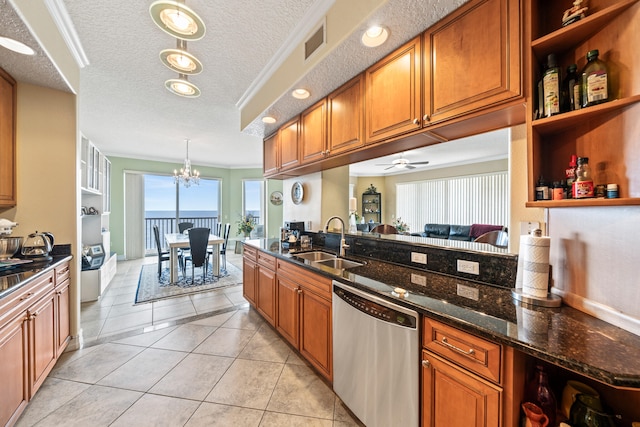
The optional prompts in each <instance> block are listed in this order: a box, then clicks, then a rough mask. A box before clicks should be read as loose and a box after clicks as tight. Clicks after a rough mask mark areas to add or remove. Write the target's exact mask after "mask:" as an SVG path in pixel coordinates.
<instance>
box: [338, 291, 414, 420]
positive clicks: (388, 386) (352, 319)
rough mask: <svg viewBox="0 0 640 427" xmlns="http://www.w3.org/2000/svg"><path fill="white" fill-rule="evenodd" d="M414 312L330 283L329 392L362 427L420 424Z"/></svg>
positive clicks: (364, 293)
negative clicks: (330, 347)
mask: <svg viewBox="0 0 640 427" xmlns="http://www.w3.org/2000/svg"><path fill="white" fill-rule="evenodd" d="M419 386H420V334H419V330H418V313H417V312H415V311H413V310H410V309H407V308H404V307H401V306H399V305H397V304H394V303H392V302H389V301H387V300H384V299H382V298H379V297H376V296H374V295H370V294H368V293H366V292H363V291H361V290H359V289H355V288H353V287H351V286H347V285H344V284H342V283H339V282H335V281H334V282H333V389H334V391H335V392H336V394H337V395H338V396H339V397H340V399H342V401H343V402H344V403H345V405H347V407H348V408H349V409H350V410H351V412H353V413H354V414H355V415H356V416H357V417H358V418H359V419H360V421H362V422H363V423H364V424H365V425H366V426H367V427H394V426H402V427H418V426H419V424H420V390H419Z"/></svg>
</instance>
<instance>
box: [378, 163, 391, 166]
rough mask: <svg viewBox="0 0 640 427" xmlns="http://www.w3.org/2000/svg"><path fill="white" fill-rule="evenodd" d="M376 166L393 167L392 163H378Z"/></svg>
mask: <svg viewBox="0 0 640 427" xmlns="http://www.w3.org/2000/svg"><path fill="white" fill-rule="evenodd" d="M376 166H394V164H393V163H378V164H377V165H376Z"/></svg>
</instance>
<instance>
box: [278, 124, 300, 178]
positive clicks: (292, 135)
mask: <svg viewBox="0 0 640 427" xmlns="http://www.w3.org/2000/svg"><path fill="white" fill-rule="evenodd" d="M278 138H279V140H280V141H279V142H278V143H279V146H280V171H285V170H287V169H291V168H294V167H296V166H298V165H300V145H299V140H300V119H299V118H298V117H296V118H295V119H293V120H291V121H289V122H288V123H285V125H284V126H282V127H281V128H280V130H279V131H278Z"/></svg>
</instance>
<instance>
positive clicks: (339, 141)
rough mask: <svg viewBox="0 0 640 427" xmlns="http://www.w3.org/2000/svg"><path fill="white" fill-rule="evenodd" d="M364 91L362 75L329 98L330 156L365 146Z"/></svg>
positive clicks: (328, 145) (328, 143)
mask: <svg viewBox="0 0 640 427" xmlns="http://www.w3.org/2000/svg"><path fill="white" fill-rule="evenodd" d="M364 90H365V89H364V74H360V75H359V76H357V77H356V78H354V79H352V80H350V81H348V82H347V83H345V84H344V85H342V86H341V87H340V88H338V89H337V90H335V91H334V92H333V93H331V94H330V95H329V96H328V97H327V109H328V115H329V117H328V121H327V127H328V130H327V133H328V141H327V150H328V154H329V155H336V154H340V153H344V152H345V151H350V150H353V149H356V148H359V147H362V146H363V145H364Z"/></svg>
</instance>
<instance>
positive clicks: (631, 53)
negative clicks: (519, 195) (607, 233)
mask: <svg viewBox="0 0 640 427" xmlns="http://www.w3.org/2000/svg"><path fill="white" fill-rule="evenodd" d="M526 3H527V4H530V7H531V10H526V11H525V13H524V16H525V17H526V19H530V20H531V21H530V25H531V34H530V38H529V39H528V40H527V46H528V49H527V57H528V59H529V65H530V78H529V80H528V82H527V84H528V85H529V94H530V96H529V100H528V101H529V102H528V103H527V132H528V135H527V141H528V144H529V148H528V149H529V165H528V166H529V174H528V178H529V194H528V197H529V201H528V202H527V206H529V207H549V208H555V207H576V206H620V205H640V178H638V177H639V176H640V163H639V162H638V157H639V156H640V138H638V135H640V125H639V123H640V121H639V120H638V117H640V105H639V104H638V101H640V73H639V72H638V70H640V56H639V55H638V45H640V26H638V22H640V3H639V2H638V0H591V1H590V2H589V3H588V6H589V9H588V11H587V14H586V17H585V18H583V19H581V20H579V21H577V22H575V23H573V24H570V25H567V26H566V27H562V26H561V19H562V16H563V12H564V10H566V9H569V8H570V7H571V6H572V3H571V1H570V0H563V1H554V0H533V1H531V2H526ZM593 49H598V51H599V53H600V55H599V58H600V59H601V60H603V61H605V63H606V64H607V66H608V70H609V73H608V76H609V79H608V80H609V88H608V91H609V101H608V102H605V103H602V104H598V105H594V106H590V107H586V108H581V109H577V110H573V111H567V112H561V113H560V114H557V115H554V116H551V117H547V118H541V119H537V120H536V119H534V112H535V109H536V105H535V104H536V102H535V99H534V96H533V94H534V93H536V92H535V91H534V87H536V84H537V83H536V82H537V80H538V79H539V78H540V71H539V70H540V67H541V65H542V64H543V63H544V62H545V61H546V58H547V56H548V55H549V54H551V53H554V54H555V55H556V57H557V60H558V65H559V66H560V69H561V71H562V74H563V75H564V71H565V70H566V69H567V67H568V66H569V65H571V64H577V67H578V70H582V69H583V68H584V66H585V64H586V62H587V61H586V54H587V52H588V51H590V50H593ZM572 154H576V155H577V156H578V157H588V158H589V165H590V166H591V170H592V173H593V181H594V185H606V184H613V183H615V184H617V185H618V191H619V196H620V197H619V198H612V199H607V198H588V199H569V200H541V201H536V200H535V192H534V187H535V182H536V181H537V180H538V178H539V177H540V176H543V177H544V178H545V180H546V181H560V180H563V179H565V170H566V169H567V167H568V165H569V160H570V158H571V155H572Z"/></svg>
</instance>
